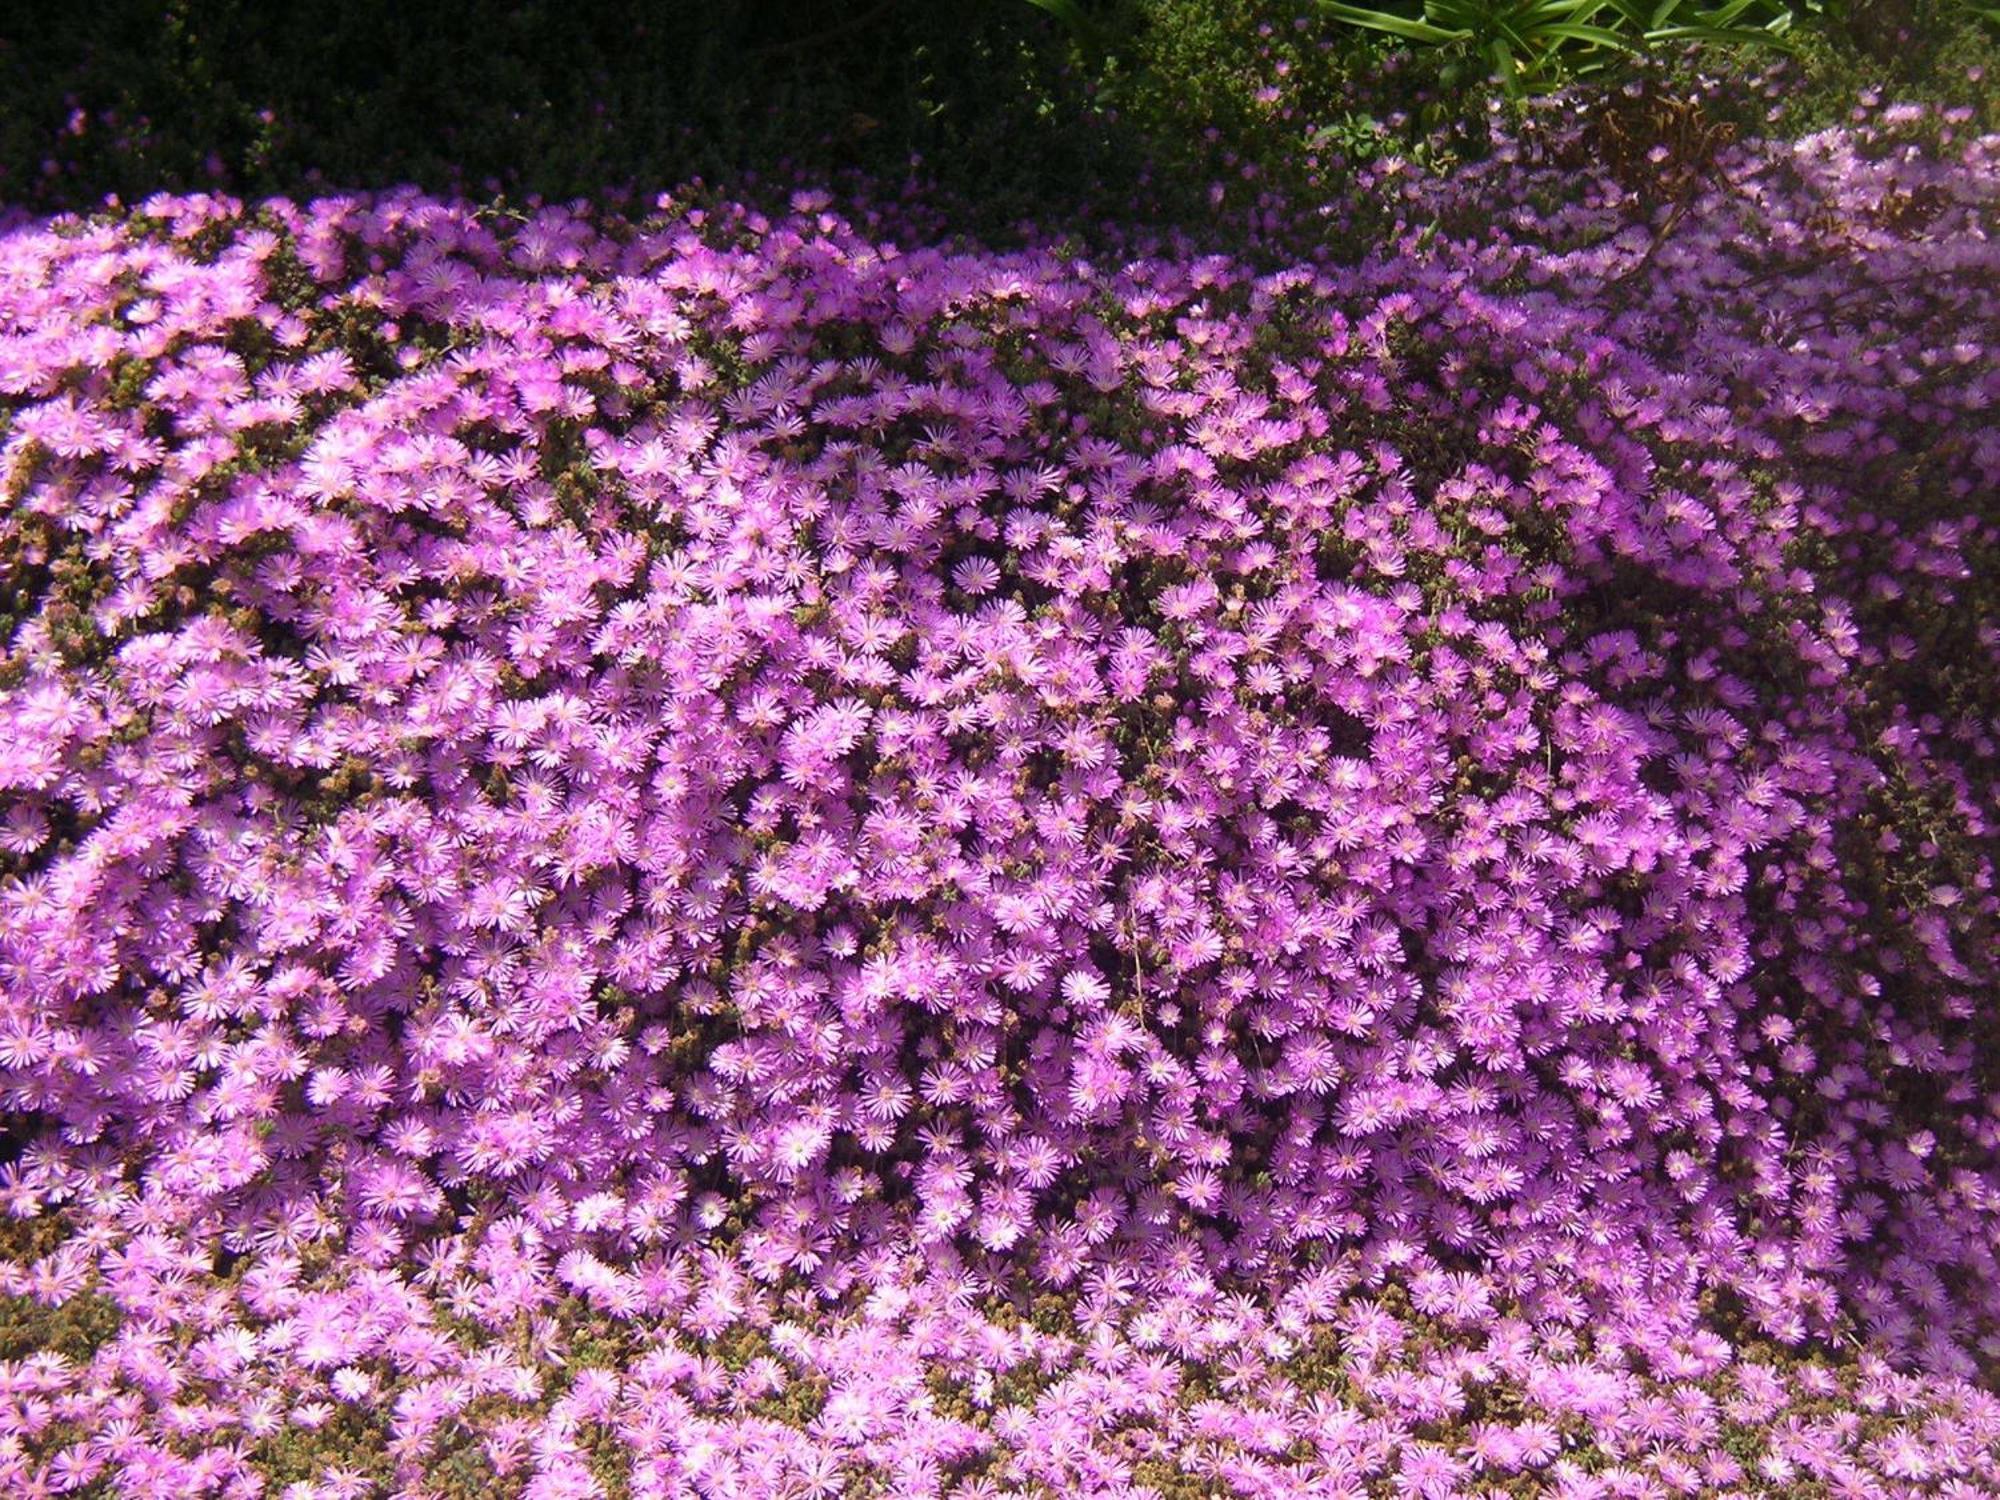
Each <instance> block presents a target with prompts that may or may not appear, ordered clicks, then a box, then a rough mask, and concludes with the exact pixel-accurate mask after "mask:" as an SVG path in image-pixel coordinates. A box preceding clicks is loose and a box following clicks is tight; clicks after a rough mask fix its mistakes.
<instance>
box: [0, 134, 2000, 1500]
mask: <svg viewBox="0 0 2000 1500" xmlns="http://www.w3.org/2000/svg"><path fill="white" fill-rule="evenodd" d="M1654 165H1657V163H1654ZM1661 180H1662V179H1661V177H1660V175H1659V174H1657V173H1654V174H1650V175H1647V174H1640V173H1633V172H1629V171H1625V172H1621V164H1620V162H1619V161H1618V160H1617V158H1616V157H1615V154H1614V155H1611V156H1606V155H1605V154H1604V153H1602V152H1599V151H1596V150H1594V149H1592V148H1591V147H1590V146H1589V143H1588V142H1587V141H1586V140H1585V139H1584V138H1583V137H1582V136H1581V135H1580V134H1579V127H1577V126H1575V125H1573V124H1572V125H1567V126H1564V125H1557V124H1553V123H1550V124H1545V125H1543V126H1540V127H1538V128H1535V129H1532V130H1530V131H1528V132H1527V133H1526V134H1524V135H1522V136H1521V137H1520V138H1518V139H1515V140H1511V141H1509V142H1508V143H1506V144H1505V146H1504V147H1503V149H1502V150H1500V151H1499V152H1498V153H1497V154H1496V155H1495V156H1494V157H1493V158H1492V159H1491V160H1489V161H1487V162H1485V163H1482V164H1479V165H1476V166H1470V167H1466V168H1464V169H1462V170H1461V171H1459V172H1457V173H1455V174H1453V175H1452V176H1450V177H1448V178H1431V177H1427V176H1424V175H1423V174H1420V173H1418V172H1415V171H1413V170H1410V169H1407V168H1404V169H1400V170H1399V169H1398V168H1397V166H1396V164H1394V163H1388V164H1385V165H1383V166H1381V167H1380V168H1378V169H1376V170H1374V171H1373V172H1371V173H1370V174H1368V175H1366V176H1365V177H1364V179H1363V183H1362V187H1363V189H1364V191H1362V192H1361V193H1359V194H1357V195H1356V197H1355V199H1354V203H1353V206H1352V207H1351V208H1341V209H1334V210H1329V211H1327V212H1326V214H1325V216H1324V222H1325V225H1326V236H1325V237H1326V242H1327V244H1328V246H1329V249H1328V250H1327V251H1326V253H1325V254H1324V255H1322V256H1321V257H1320V258H1318V259H1309V260H1306V261H1303V262H1301V263H1298V264H1296V265H1292V266H1289V267H1285V268H1281V269H1276V270H1273V269H1270V268H1268V267H1262V266H1258V265H1253V264H1252V263H1250V262H1248V261H1239V260H1232V259H1230V258H1227V257H1222V256H1216V255H1199V254H1195V253H1192V252H1190V251H1188V250H1186V249H1185V247H1179V246H1176V245H1175V244H1173V243H1171V242H1165V241H1162V242H1157V243H1141V242H1136V241H1135V242H1133V243H1130V244H1125V245H1118V244H1116V243H1115V242H1114V243H1111V244H1108V245H1106V246H1101V247H1093V249H1092V250H1091V251H1090V252H1088V253H1083V254H1079V253H1076V252H1075V251H1074V250H1058V248H1056V247H1054V246H1028V247H1021V248H1014V249H1005V250H1002V249H992V248H982V247H980V246H977V245H973V244H969V243H957V242H953V241H950V240H948V239H942V238H939V237H937V236H935V235H931V234H914V235H913V233H912V231H913V229H915V228H916V226H915V225H913V224H912V223H909V222H905V220H904V218H902V217H900V216H899V215H898V213H896V212H891V211H888V210H877V209H864V208H861V207H855V208H853V209H852V210H851V211H849V212H847V213H845V214H843V213H842V212H837V211H836V210H835V206H834V204H833V203H832V202H831V201H830V200H829V199H828V198H827V197H826V196H825V195H823V194H813V193H801V194H800V195H799V196H798V197H796V198H795V199H794V200H793V202H792V205H791V208H790V210H789V211H788V212H786V213H784V214H780V215H770V216H767V215H765V214H762V213H759V212H757V211H755V210H753V209H751V208H749V207H746V206H743V205H737V204H731V203H729V202H726V201H721V200H719V199H717V198H715V197H713V196H712V195H684V196H682V197H679V198H675V197H668V198H665V199H662V200H661V201H660V203H659V204H658V205H657V207H656V209H655V210H654V211H651V212H649V213H647V214H644V215H639V214H619V213H614V212H612V211H610V210H608V209H602V208H598V209H593V208H590V207H588V206H586V205H573V206H567V207H553V206H545V207H537V208H534V209H531V210H528V211H522V212H518V213H509V212H496V211H494V210H491V209H483V208H479V207H476V206H474V205H472V204H469V203H460V202H446V201H439V200H436V199H432V198H429V197H425V196H423V195H421V194H418V193H416V192H414V191H411V192H388V193H383V194H379V195H375V196H369V197H349V198H328V199H322V200H319V201H315V202H310V203H305V204H297V203H292V202H287V201H269V202H264V203H257V204H248V203H242V202H237V201H233V200H230V199H227V198H221V197H206V196H181V197H161V198H157V199H154V200H152V201H149V202H147V203H145V204H143V205H142V206H141V207H140V208H139V209H138V210H137V211H136V212H132V213H126V214H113V213H105V214H100V215H96V216H90V217H67V218H58V219H53V220H27V219H19V220H17V221H16V222H15V223H14V224H13V225H12V226H11V227H10V228H9V229H8V230H7V231H6V232H5V235H4V239H0V400H4V406H5V417H4V421H5V427H4V446H0V475H4V484H5V496H6V498H5V501H4V509H0V588H4V596H0V612H4V617H0V642H4V647H5V656H4V658H3V659H0V674H4V675H3V676H0V788H4V818H0V829H4V832H3V833H0V851H3V852H0V861H4V863H0V1108H4V1110H5V1112H6V1121H5V1123H6V1130H7V1141H8V1149H7V1160H6V1164H5V1166H4V1169H0V1208H4V1210H5V1217H4V1218H3V1219H0V1234H4V1236H5V1243H6V1253H5V1257H4V1265H0V1293H4V1302H0V1480H3V1481H4V1485H5V1488H6V1491H7V1492H8V1493H10V1494H20V1495H43V1494H57V1493H60V1494H90V1493H95V1494H101V1495H126V1494H131V1495H169V1494H170V1495H175V1496H184V1495H227V1496H247V1495H253V1494H260V1493H261V1494H268V1495H282V1496H285V1497H288V1500H308V1497H344V1496H360V1495H376V1494H383V1495H388V1494H399V1495H408V1496H413V1497H414V1496H425V1495H436V1496H444V1495H486V1494H520V1495H524V1496H534V1497H549V1500H553V1497H558V1496H563V1497H569V1496H577V1497H582V1496H633V1497H653V1496H661V1497H664V1496H703V1497H723V1496H743V1497H764V1496H799V1497H812V1496H835V1495H844V1494H854V1495H869V1494H879V1495H894V1496H927V1495H943V1494H955V1495H959V1496H964V1497H993V1496H1001V1495H1047V1494H1053V1495H1094V1496H1105V1497H1110V1496H1134V1497H1137V1496H1149V1495H1157V1496H1168V1497H1191V1496H1208V1495H1244V1496H1300V1497H1305V1496H1312V1497H1338V1496H1377V1495H1393V1496H1412V1497H1424V1500H1446V1497H1454V1496H1482V1497H1484V1496H1526V1495H1542V1494H1547V1495H1561V1496H1573V1497H1585V1496H1647V1497H1651V1496H1662V1497H1664V1496H1670V1495H1695V1494H1703V1495H1773V1496H1853V1497H1859V1496H1870V1497H1873V1496H1883V1495H1938V1496H1954V1497H1970V1496H1975V1495H1988V1494H2000V1398H1996V1396H1995V1394H1994V1376H1995V1373H1996V1368H2000V1265H1996V1246H2000V1078H1996V1076H1995V1072H1994V1068H1995V1059H1996V1052H1995V1048H1994V1043H1995V1037H1994V1020H1993V1016H1994V996H1995V978H1996V976H1995V953H1996V949H1995V937H1996V930H2000V897H1996V893H1995V890H1994V867H1995V854H1996V832H1995V818H1996V816H2000V750H1996V743H2000V599H1996V596H1995V590H1996V586H2000V585H1997V584H1996V580H2000V513H1996V507H1995V504H1994V496H1995V492H1996V485H2000V420H1996V416H1995V402H1996V398H2000V371H1996V368H1995V366H1994V363H1993V360H1992V358H1991V350H1992V348H1993V345H1994V341H1995V331H1996V328H1995V323H1996V313H2000V275H1996V273H2000V250H1996V247H1995V245H1994V243H1993V240H1992V237H1991V229H1992V222H1993V211H1994V208H1995V199H1996V196H2000V139H1995V138H1993V137H1978V136H1973V135H1969V134H1967V133H1966V132H1965V131H1964V128H1963V121H1962V120H1960V119H1955V118H1953V117H1952V115H1951V114H1950V113H1949V112H1946V113H1942V114H1941V113H1937V112H1930V111H1925V110H1921V109H1914V108H1906V109H1890V110H1882V111H1876V112H1874V113H1872V114H1871V115H1869V116H1868V117H1867V118H1865V119H1863V120H1860V121H1857V122H1856V123H1855V124H1853V125H1852V126H1851V127H1850V128H1847V129H1843V130H1840V131H1831V132H1826V133H1822V134H1818V135H1812V136H1808V137H1806V138H1804V139H1802V140H1798V141H1795V142H1772V143H1748V144H1744V145H1740V146H1735V147H1731V148H1729V149H1727V150H1725V151H1723V152H1722V153H1721V155H1720V156H1719V158H1718V159H1717V161H1716V164H1715V165H1714V167H1713V169H1712V170H1709V171H1707V172H1706V174H1705V175H1703V176H1701V177H1700V178H1699V179H1698V180H1696V179H1690V183H1689V185H1688V186H1687V187H1686V188H1685V190H1683V191H1681V192H1680V194H1679V196H1677V197H1675V198H1674V199H1673V200H1672V201H1671V202H1669V201H1665V200H1663V199H1661V198H1660V197H1659V196H1658V191H1657V184H1658V182H1659V181H1661ZM1377 224H1380V225H1383V226H1386V232H1385V233H1384V234H1383V235H1382V236H1381V237H1380V238H1379V240H1378V241H1376V242H1374V243H1372V244H1371V245H1370V247H1369V248H1368V249H1367V250H1366V253H1364V254H1361V255H1359V256H1352V255H1349V254H1347V253H1345V251H1344V249H1336V248H1333V247H1345V246H1348V245H1350V244H1352V243H1354V242H1355V241H1356V240H1357V238H1360V239H1367V238H1369V234H1368V231H1369V227H1370V226H1372V225H1377Z"/></svg>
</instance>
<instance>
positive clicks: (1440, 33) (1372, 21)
mask: <svg viewBox="0 0 2000 1500" xmlns="http://www.w3.org/2000/svg"><path fill="white" fill-rule="evenodd" d="M1319 8H1320V9H1321V10H1322V11H1324V12H1325V13H1326V14H1327V15H1329V16H1331V17H1333V19H1334V20H1336V21H1345V22H1347V23H1348V24H1349V25H1351V26H1366V27H1368V28H1369V29H1370V30H1373V31H1386V32H1389V33H1390V34H1391V35H1393V36H1400V37H1407V38H1408V39H1409V40H1410V41H1413V42H1429V43H1431V44H1432V45H1433V46H1441V45H1443V44H1445V43H1447V42H1462V41H1465V40H1467V39H1468V38H1469V37H1471V35H1472V33H1471V32H1470V31H1447V30H1446V29H1445V28H1444V27H1442V26H1433V25H1431V24H1430V22H1428V21H1416V20H1412V19H1410V18H1409V17H1408V16H1392V15H1390V14H1389V13H1388V12H1387V11H1380V10H1364V9H1362V8H1361V7H1360V6H1358V5H1342V4H1341V3H1340V0H1319Z"/></svg>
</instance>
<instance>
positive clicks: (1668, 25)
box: [1319, 0, 1792, 94]
mask: <svg viewBox="0 0 2000 1500" xmlns="http://www.w3.org/2000/svg"><path fill="white" fill-rule="evenodd" d="M1319 8H1320V10H1321V11H1322V12H1324V13H1325V14H1326V15H1327V16H1329V17H1331V18H1332V19H1333V20H1336V21H1344V22H1346V23H1347V24H1348V25H1350V26H1361V27H1366V28H1368V29H1369V30H1372V31H1379V32H1384V33H1386V34H1388V35H1390V36H1393V37H1396V38H1398V39H1400V40H1403V41H1409V42H1419V43H1422V44H1424V45H1426V46H1431V47H1442V48H1449V49H1453V50H1457V51H1463V52H1466V53H1469V54H1471V55H1473V56H1475V57H1477V58H1479V59H1480V60H1481V62H1482V64H1490V65H1491V70H1492V76H1493V77H1494V78H1497V79H1498V80H1499V82H1500V85H1501V87H1502V88H1503V89H1504V90H1506V91H1507V92H1508V93H1509V94H1521V93H1527V92H1533V91H1537V90H1541V89H1546V88H1551V87H1554V86H1555V85H1557V84H1560V83H1563V82H1566V81H1567V80H1569V79H1571V78H1575V77H1579V76H1584V75H1587V74H1590V73H1593V72H1596V71H1599V70H1601V69H1602V68H1603V67H1604V66H1605V65H1606V64H1607V63H1608V62H1610V61H1611V60H1613V59H1615V58H1616V57H1617V56H1619V55H1620V54H1630V53H1636V52H1640V51H1644V50H1646V49H1648V48H1657V47H1661V46H1665V45H1670V44H1679V43H1688V42H1702V43H1711V44H1713V43H1722V44H1732V45H1737V46H1775V45H1778V44H1779V42H1780V39H1781V38H1782V37H1783V35H1784V33H1785V32H1786V31H1788V30H1789V29H1790V27H1791V24H1792V13H1791V11H1790V10H1789V9H1788V8H1786V7H1784V6H1780V5H1774V4H1771V3H1770V0H1721V3H1719V4H1715V5H1709V6H1705V7H1704V6H1696V5H1691V4H1686V3H1684V0H1424V3H1423V12H1422V14H1421V15H1420V16H1406V15H1399V14H1396V13H1393V12H1389V11H1380V10H1368V9H1364V8H1363V7H1361V6H1356V5H1347V4H1343V3H1341V0H1319ZM1760 17H1761V18H1762V19H1761V24H1759V18H1760Z"/></svg>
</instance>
